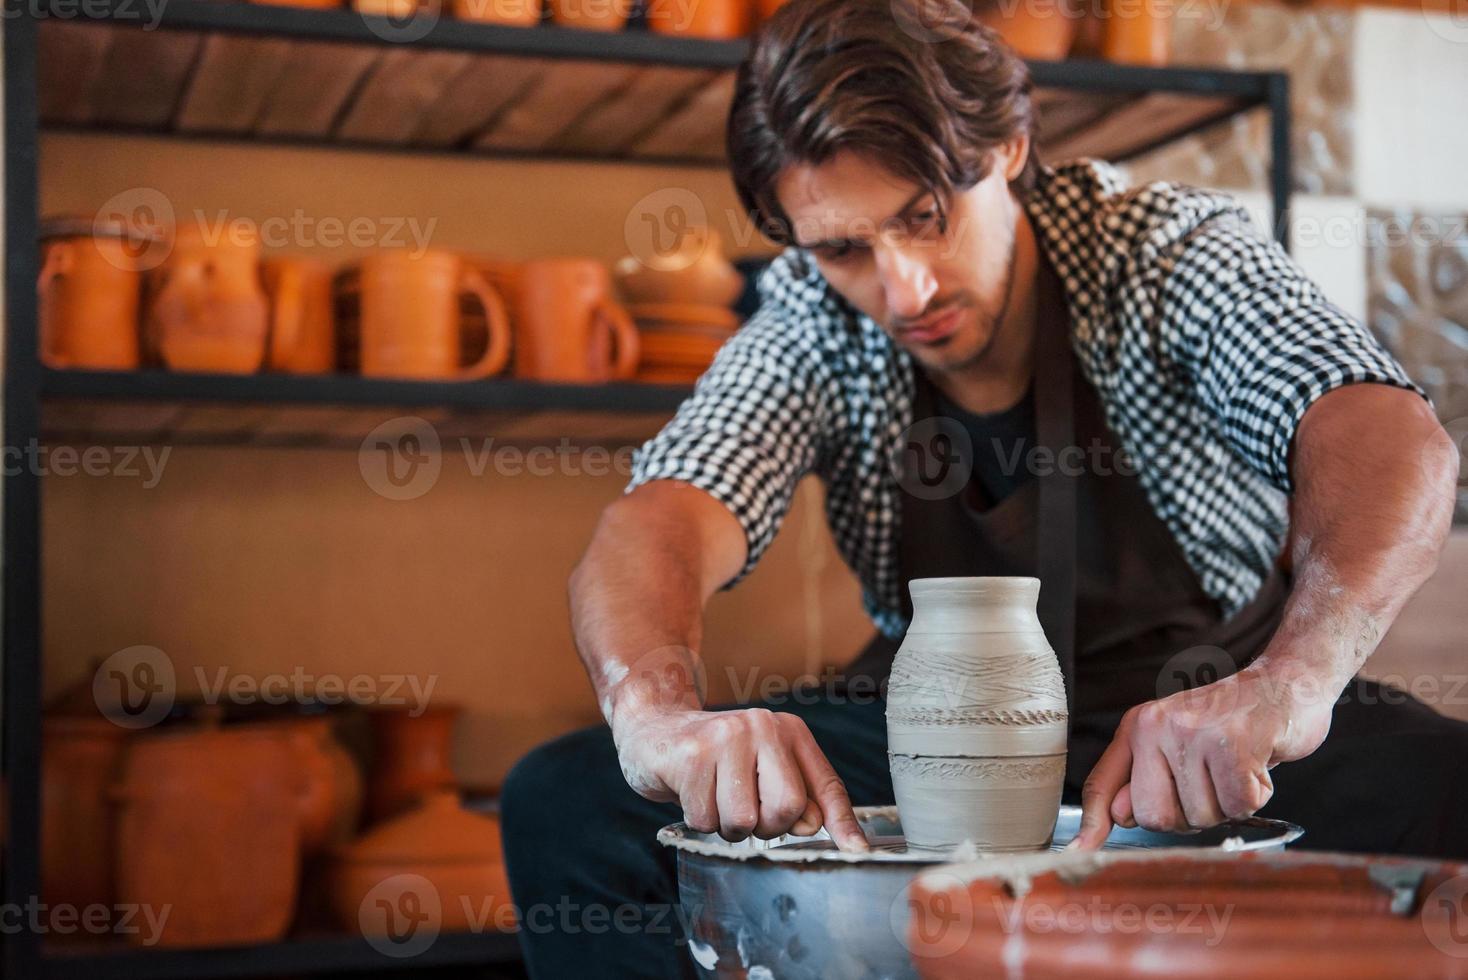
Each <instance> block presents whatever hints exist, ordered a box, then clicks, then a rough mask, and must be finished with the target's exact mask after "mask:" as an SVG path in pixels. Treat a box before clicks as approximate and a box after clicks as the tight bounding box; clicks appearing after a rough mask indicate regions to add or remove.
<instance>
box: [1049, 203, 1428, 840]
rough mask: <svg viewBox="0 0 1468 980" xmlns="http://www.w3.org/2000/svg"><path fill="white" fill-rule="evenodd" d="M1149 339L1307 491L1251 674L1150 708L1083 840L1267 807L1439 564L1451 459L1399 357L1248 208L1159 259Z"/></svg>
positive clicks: (1233, 430) (1229, 423) (1301, 494)
mask: <svg viewBox="0 0 1468 980" xmlns="http://www.w3.org/2000/svg"><path fill="white" fill-rule="evenodd" d="M1157 261H1158V262H1159V266H1160V270H1159V271H1160V275H1159V276H1158V283H1159V287H1158V292H1157V295H1156V306H1155V310H1156V316H1155V319H1154V320H1153V321H1152V329H1153V330H1154V331H1155V332H1154V335H1153V336H1152V337H1151V338H1149V343H1151V344H1152V346H1153V347H1154V349H1155V350H1156V351H1157V352H1158V357H1159V358H1161V359H1162V360H1163V361H1164V362H1165V363H1167V364H1168V365H1170V366H1171V367H1173V368H1174V369H1175V370H1176V371H1177V372H1178V374H1179V376H1180V377H1181V378H1183V379H1184V380H1185V381H1186V382H1187V383H1188V384H1190V386H1191V388H1192V391H1193V393H1194V396H1195V397H1196V398H1197V400H1198V401H1199V403H1200V404H1201V405H1202V406H1204V407H1205V408H1207V409H1208V410H1209V411H1210V412H1211V413H1212V415H1213V417H1214V418H1215V419H1216V420H1218V422H1219V423H1220V425H1221V431H1222V432H1223V434H1224V436H1225V438H1226V439H1227V440H1228V442H1229V444H1230V445H1231V447H1232V448H1233V450H1234V452H1235V454H1236V455H1237V457H1238V458H1239V459H1240V460H1242V461H1243V462H1244V463H1246V464H1247V465H1249V466H1250V467H1252V468H1253V469H1254V470H1255V471H1256V472H1258V473H1260V474H1261V475H1262V476H1264V477H1265V478H1266V479H1268V480H1269V481H1270V482H1272V483H1273V484H1274V485H1275V486H1277V487H1278V488H1279V489H1280V490H1282V491H1285V492H1286V493H1290V494H1291V495H1292V501H1291V522H1292V526H1291V543H1292V546H1293V552H1292V555H1291V557H1292V558H1293V561H1294V575H1295V581H1294V588H1293V591H1292V593H1291V595H1290V598H1289V599H1288V601H1287V603H1286V606H1285V610H1284V614H1283V620H1282V622H1281V626H1280V628H1279V630H1278V631H1277V633H1276V635H1275V636H1274V637H1272V638H1271V640H1270V643H1269V644H1268V646H1267V647H1266V648H1265V650H1264V651H1263V652H1262V653H1261V655H1260V656H1259V657H1258V658H1256V660H1255V661H1254V663H1252V664H1250V665H1249V666H1248V667H1247V668H1245V669H1244V670H1242V671H1240V672H1239V673H1237V674H1235V675H1233V676H1231V677H1228V678H1225V679H1224V680H1222V681H1218V682H1216V683H1214V684H1208V685H1205V686H1203V687H1199V688H1196V689H1194V690H1192V691H1184V692H1181V693H1179V694H1175V695H1173V696H1171V697H1168V698H1164V699H1161V700H1159V701H1152V702H1149V703H1147V704H1144V705H1140V706H1138V707H1136V708H1133V709H1132V710H1131V711H1129V712H1128V713H1127V714H1126V715H1125V716H1124V717H1123V719H1122V723H1121V726H1120V727H1119V728H1118V730H1117V733H1116V736H1115V737H1114V738H1113V740H1112V743H1111V745H1110V746H1109V747H1108V748H1107V750H1106V752H1105V753H1104V754H1103V755H1102V757H1101V760H1100V761H1099V762H1098V763H1097V764H1096V766H1095V768H1094V769H1093V770H1092V772H1091V775H1090V778H1089V779H1088V780H1087V782H1086V786H1085V788H1084V790H1083V792H1082V797H1083V799H1082V804H1083V808H1084V815H1083V820H1082V831H1081V833H1080V835H1079V837H1078V841H1079V843H1078V845H1077V846H1081V847H1096V846H1100V844H1101V843H1102V842H1103V841H1104V840H1105V838H1106V835H1107V833H1108V832H1109V831H1110V829H1111V825H1112V821H1113V820H1115V821H1117V822H1120V823H1122V824H1124V825H1132V824H1133V823H1137V824H1141V825H1142V826H1144V827H1148V828H1152V829H1183V828H1187V827H1205V826H1211V825H1213V824H1216V823H1218V822H1220V821H1221V820H1222V819H1224V818H1225V817H1239V816H1244V815H1247V814H1250V813H1253V812H1254V811H1255V810H1257V809H1258V808H1259V807H1261V806H1263V805H1264V803H1265V801H1267V800H1268V799H1269V797H1270V796H1271V795H1272V793H1273V790H1274V787H1273V783H1272V781H1271V778H1270V775H1269V767H1270V766H1272V765H1274V764H1276V763H1278V762H1282V761H1286V760H1289V759H1298V758H1300V757H1302V756H1304V755H1308V754H1309V753H1310V752H1312V751H1314V750H1315V748H1316V747H1318V746H1319V744H1320V742H1321V741H1322V740H1323V739H1324V738H1325V735H1326V733H1327V731H1328V730H1329V728H1330V717H1331V709H1332V708H1333V706H1334V702H1335V700H1336V698H1337V696H1338V695H1339V693H1340V691H1341V690H1342V689H1343V688H1344V686H1345V685H1346V684H1347V683H1348V682H1349V681H1350V679H1351V677H1352V676H1354V674H1355V672H1356V670H1357V669H1358V668H1359V667H1360V666H1361V663H1362V662H1363V661H1364V660H1365V659H1366V657H1367V656H1369V655H1370V653H1371V651H1372V650H1373V649H1375V647H1376V644H1377V642H1378V640H1379V639H1380V637H1381V636H1382V635H1383V634H1384V633H1385V632H1386V630H1387V628H1388V627H1389V626H1390V625H1391V622H1392V620H1393V619H1394V618H1395V617H1396V615H1397V613H1398V612H1399V611H1400V609H1401V607H1402V605H1403V604H1405V603H1406V601H1407V599H1408V598H1409V597H1410V596H1411V595H1412V593H1413V592H1414V591H1415V590H1416V589H1417V587H1418V586H1419V585H1420V584H1421V583H1422V581H1423V580H1424V579H1425V578H1426V577H1427V576H1428V575H1429V574H1431V572H1432V569H1433V568H1434V567H1435V565H1436V562H1437V555H1438V551H1439V550H1440V548H1441V545H1442V541H1443V537H1444V535H1445V534H1446V532H1447V529H1448V525H1449V522H1450V519H1451V509H1452V504H1453V496H1454V492H1453V483H1454V473H1455V459H1456V450H1455V448H1454V447H1453V445H1452V442H1451V440H1450V439H1449V438H1448V436H1447V435H1446V433H1444V432H1443V430H1442V427H1441V426H1440V425H1439V424H1438V423H1437V420H1436V419H1435V418H1433V416H1432V412H1431V410H1430V407H1429V406H1428V404H1427V403H1426V401H1425V399H1423V398H1422V396H1421V393H1420V392H1419V391H1417V390H1416V389H1415V388H1414V386H1413V385H1412V383H1411V381H1410V379H1408V378H1407V376H1406V374H1405V372H1403V371H1402V369H1401V366H1400V365H1398V364H1397V363H1396V362H1395V361H1394V360H1393V359H1392V358H1391V356H1390V355H1389V354H1388V353H1387V352H1386V351H1385V350H1383V349H1382V347H1381V345H1380V344H1378V343H1377V342H1376V340H1375V339H1374V338H1373V337H1372V336H1371V334H1370V333H1369V332H1368V331H1367V330H1366V329H1365V328H1364V327H1363V326H1361V325H1360V324H1359V323H1357V322H1355V321H1354V320H1353V319H1351V318H1350V317H1349V316H1347V315H1346V314H1345V313H1344V312H1342V311H1341V310H1340V309H1339V308H1337V307H1335V306H1334V305H1332V304H1331V303H1330V302H1329V301H1328V300H1327V299H1326V298H1325V297H1324V296H1323V295H1322V294H1321V292H1320V289H1319V288H1318V287H1317V286H1316V285H1315V284H1314V283H1313V282H1311V281H1310V279H1309V278H1308V277H1307V276H1305V275H1304V273H1303V272H1302V271H1301V270H1300V268H1299V266H1298V265H1296V264H1295V263H1294V262H1293V261H1292V260H1291V259H1290V257H1289V256H1288V255H1286V254H1285V252H1284V251H1283V249H1281V248H1280V246H1279V245H1278V243H1276V242H1274V241H1271V240H1269V239H1267V238H1265V237H1263V236H1262V235H1260V234H1258V233H1257V231H1255V230H1254V229H1253V228H1252V227H1251V226H1250V224H1249V222H1248V221H1247V218H1246V217H1244V216H1243V215H1242V214H1241V213H1240V212H1237V211H1232V212H1230V211H1225V212H1222V213H1220V214H1219V215H1217V216H1215V217H1214V218H1212V219H1210V220H1208V221H1206V222H1204V223H1203V224H1201V225H1200V226H1199V227H1198V228H1197V229H1196V230H1195V231H1194V232H1193V233H1192V234H1191V235H1189V236H1188V237H1187V238H1185V239H1184V240H1182V241H1180V242H1179V243H1178V244H1177V245H1176V246H1175V247H1174V248H1173V249H1172V250H1170V251H1169V252H1168V253H1166V254H1165V255H1162V256H1159V258H1158V260H1157Z"/></svg>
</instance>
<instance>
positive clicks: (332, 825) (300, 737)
mask: <svg viewBox="0 0 1468 980" xmlns="http://www.w3.org/2000/svg"><path fill="white" fill-rule="evenodd" d="M251 727H260V728H265V729H269V730H273V731H277V732H279V733H280V734H281V735H283V736H284V737H285V739H286V740H287V741H288V742H289V743H290V746H291V749H292V750H293V751H294V752H295V754H296V762H297V765H298V766H299V768H300V771H301V777H302V781H303V784H304V788H303V791H302V793H301V795H300V799H299V801H298V803H299V806H298V811H299V814H300V821H301V852H302V853H303V854H305V855H307V856H310V855H312V854H314V853H316V852H317V851H320V850H323V849H325V848H327V847H330V846H333V845H336V844H342V843H345V842H346V841H348V840H351V838H352V836H353V835H354V834H355V833H356V832H357V823H358V821H359V819H360V818H361V815H362V794H363V790H362V775H361V773H359V772H358V771H357V764H356V763H355V762H353V761H352V757H351V755H350V754H349V753H348V752H347V750H346V749H345V748H343V747H342V745H341V743H339V742H338V741H337V740H336V738H335V736H334V735H333V734H332V731H331V719H330V718H327V717H325V716H323V715H314V716H304V717H296V718H288V719H282V720H280V721H271V722H263V723H259V724H258V725H254V726H251Z"/></svg>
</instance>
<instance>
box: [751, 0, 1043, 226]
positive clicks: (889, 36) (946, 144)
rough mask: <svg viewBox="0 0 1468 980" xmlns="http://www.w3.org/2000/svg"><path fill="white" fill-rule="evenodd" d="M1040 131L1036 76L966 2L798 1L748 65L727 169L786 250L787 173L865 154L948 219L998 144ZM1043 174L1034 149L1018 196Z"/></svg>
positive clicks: (1017, 185)
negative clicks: (956, 198)
mask: <svg viewBox="0 0 1468 980" xmlns="http://www.w3.org/2000/svg"><path fill="white" fill-rule="evenodd" d="M1034 127H1035V115H1034V109H1033V107H1032V106H1031V104H1030V75H1029V70H1028V69H1027V68H1026V67H1025V63H1024V62H1023V61H1021V60H1020V58H1019V56H1017V55H1016V54H1015V53H1014V52H1013V51H1012V50H1011V49H1010V48H1009V47H1008V46H1007V45H1005V43H1004V42H1003V41H1002V40H1000V38H999V35H997V34H995V33H994V32H993V31H991V30H989V29H988V28H987V27H984V26H983V25H981V24H980V23H979V22H978V19H977V18H976V17H975V16H974V15H973V13H972V11H971V10H970V8H969V6H968V5H966V4H965V3H964V0H791V2H790V3H787V4H786V5H785V6H784V7H782V8H781V9H780V10H779V12H778V13H777V14H776V15H775V16H774V17H773V18H771V20H770V21H769V22H768V23H767V24H765V26H764V27H763V28H761V30H760V32H759V34H758V35H757V36H756V38H755V41H754V45H753V48H752V50H751V51H750V53H749V56H748V57H747V58H746V59H745V60H744V63H743V64H742V65H740V67H739V73H738V77H737V79H736V82H735V88H734V101H733V105H732V106H731V108H730V110H729V129H728V134H727V139H728V149H729V165H730V169H731V171H732V172H733V177H734V186H735V188H736V189H737V190H738V192H739V199H740V201H741V202H743V204H744V207H745V208H746V209H747V210H748V211H749V214H750V218H751V219H752V220H753V221H754V223H755V225H756V227H758V228H759V229H760V230H761V231H763V232H764V233H765V234H766V235H769V236H770V237H771V238H772V239H774V240H775V241H776V242H779V243H781V244H789V243H790V242H791V241H792V233H791V229H790V221H789V218H788V216H787V215H786V214H785V212H784V210H783V209H782V208H781V207H780V203H779V201H778V200H777V198H776V196H775V181H776V179H777V178H778V177H779V175H780V173H781V172H782V171H783V170H784V169H785V168H786V167H787V166H790V165H792V164H811V165H817V166H818V165H820V164H822V163H824V162H825V161H826V160H828V159H830V158H831V157H832V156H833V155H834V154H835V153H837V152H838V151H840V150H854V151H857V152H860V153H862V154H864V155H866V156H869V157H870V158H872V159H873V160H874V161H875V162H876V163H878V164H879V165H881V166H883V167H885V168H886V169H887V170H889V171H891V172H892V173H893V174H894V175H896V176H898V177H903V178H906V179H908V180H911V181H912V182H913V183H915V184H917V185H918V186H921V187H925V188H927V189H928V190H929V191H931V192H932V193H933V195H934V197H935V198H936V199H937V203H938V208H939V209H940V211H942V212H943V217H944V220H945V221H946V217H947V215H946V211H947V206H948V202H949V200H950V198H951V197H952V195H953V194H954V193H955V192H957V191H963V190H967V189H968V188H970V187H972V186H973V185H974V184H976V183H978V182H979V181H980V180H982V179H983V178H984V177H985V176H987V175H988V173H989V168H990V166H991V164H992V161H993V150H994V149H995V147H997V146H999V145H1000V144H1002V143H1004V142H1005V141H1007V140H1010V139H1013V138H1015V137H1016V136H1019V135H1021V134H1024V133H1029V134H1031V135H1033V132H1034ZM1038 168H1039V162H1038V160H1037V158H1036V156H1035V151H1034V147H1033V145H1031V148H1030V155H1029V159H1028V160H1027V161H1026V163H1025V167H1024V170H1023V171H1022V172H1021V173H1020V175H1019V176H1018V177H1016V178H1015V179H1014V181H1013V182H1012V184H1011V186H1012V187H1014V189H1015V190H1016V191H1017V192H1018V193H1020V194H1021V195H1023V194H1024V193H1026V192H1028V191H1029V189H1030V188H1031V187H1032V186H1033V185H1034V181H1035V175H1036V172H1037V170H1038Z"/></svg>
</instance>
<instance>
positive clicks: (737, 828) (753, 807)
mask: <svg viewBox="0 0 1468 980" xmlns="http://www.w3.org/2000/svg"><path fill="white" fill-rule="evenodd" d="M757 780H758V777H757V776H756V775H755V768H754V746H753V745H751V744H750V743H749V741H748V740H747V739H742V738H736V739H734V740H733V741H731V742H730V743H729V744H728V745H727V746H726V747H725V749H724V754H723V755H722V756H721V757H720V758H719V769H718V774H717V775H716V776H715V783H714V796H715V798H716V799H717V801H718V805H719V834H720V836H722V837H723V838H724V839H725V840H728V841H735V842H738V841H742V840H744V839H745V838H746V837H748V836H749V835H750V834H752V833H754V828H755V825H756V824H758V823H759V799H758V791H759V783H758V782H757Z"/></svg>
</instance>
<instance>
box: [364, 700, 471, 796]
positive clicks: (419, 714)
mask: <svg viewBox="0 0 1468 980" xmlns="http://www.w3.org/2000/svg"><path fill="white" fill-rule="evenodd" d="M458 717H459V708H458V706H457V705H451V704H450V705H443V704H440V705H431V706H428V707H426V708H424V709H423V710H422V711H419V710H418V709H416V708H413V709H410V708H379V709H378V710H376V711H373V712H372V713H371V714H370V715H369V716H368V718H369V721H370V725H371V729H372V745H373V764H372V772H371V777H370V779H369V780H368V791H367V812H368V816H369V817H370V818H371V819H372V820H382V819H384V818H387V817H392V816H396V815H397V814H400V813H402V812H403V811H405V810H407V809H409V808H411V807H412V806H414V805H415V804H417V803H418V802H419V801H420V800H422V799H423V798H425V797H426V796H428V795H429V794H431V793H434V792H436V791H439V790H445V789H453V788H455V787H456V786H457V785H458V781H457V779H456V778H455V777H454V770H453V764H452V757H453V745H454V723H455V722H456V721H457V720H458Z"/></svg>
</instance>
